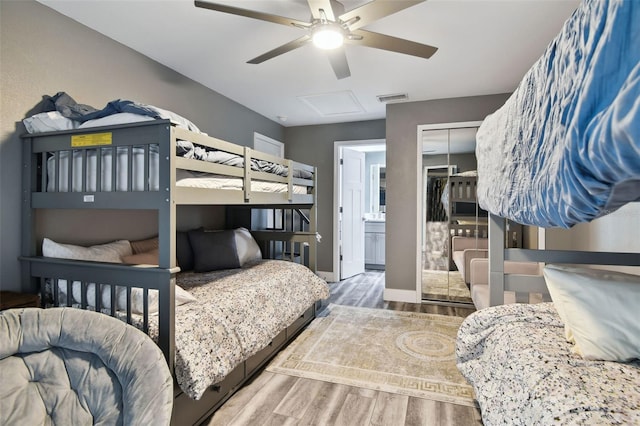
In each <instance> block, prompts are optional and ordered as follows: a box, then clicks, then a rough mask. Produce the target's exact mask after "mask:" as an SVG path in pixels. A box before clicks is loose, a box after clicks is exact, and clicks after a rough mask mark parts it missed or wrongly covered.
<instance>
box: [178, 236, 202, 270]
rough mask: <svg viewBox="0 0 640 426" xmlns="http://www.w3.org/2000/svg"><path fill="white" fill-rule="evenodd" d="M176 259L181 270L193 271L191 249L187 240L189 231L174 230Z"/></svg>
mask: <svg viewBox="0 0 640 426" xmlns="http://www.w3.org/2000/svg"><path fill="white" fill-rule="evenodd" d="M200 229H202V228H200ZM176 260H177V262H178V266H179V267H180V270H181V271H182V272H186V271H193V250H191V243H190V242H189V231H178V232H176Z"/></svg>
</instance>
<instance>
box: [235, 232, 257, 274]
mask: <svg viewBox="0 0 640 426" xmlns="http://www.w3.org/2000/svg"><path fill="white" fill-rule="evenodd" d="M234 237H235V240H236V250H237V252H238V260H240V266H244V265H245V263H248V262H254V261H256V260H260V259H262V251H260V247H259V246H258V243H257V242H256V240H254V239H253V236H252V235H251V232H249V230H248V229H247V228H238V229H236V230H234Z"/></svg>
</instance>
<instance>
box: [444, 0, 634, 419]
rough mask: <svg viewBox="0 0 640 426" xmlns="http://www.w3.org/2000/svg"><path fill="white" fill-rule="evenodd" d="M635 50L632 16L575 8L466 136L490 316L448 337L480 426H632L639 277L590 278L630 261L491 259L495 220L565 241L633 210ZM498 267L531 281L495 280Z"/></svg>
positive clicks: (596, 4)
mask: <svg viewBox="0 0 640 426" xmlns="http://www.w3.org/2000/svg"><path fill="white" fill-rule="evenodd" d="M638 46H640V5H639V4H638V3H636V2H629V1H615V0H609V1H602V0H597V1H591V0H585V1H583V2H582V3H581V4H580V5H579V7H578V8H577V9H576V11H575V12H574V13H573V15H572V16H571V17H570V18H569V19H568V20H567V22H566V23H565V24H564V26H563V28H562V30H561V32H560V34H559V35H558V36H557V37H556V38H555V39H554V40H553V41H552V42H551V44H550V45H549V47H548V48H547V50H546V51H545V53H544V54H543V56H542V57H541V58H540V59H539V60H538V61H537V62H536V63H535V64H534V65H533V67H532V68H531V69H530V70H529V71H528V72H527V74H526V75H525V76H524V79H523V80H522V82H521V83H520V85H519V86H518V88H517V89H516V91H515V92H514V93H513V94H512V95H511V97H510V98H509V99H508V100H507V101H506V103H505V105H504V106H502V107H501V108H500V109H499V110H498V111H496V112H495V113H493V114H492V115H490V116H489V117H487V118H486V120H485V121H484V123H483V124H482V126H481V127H480V129H479V131H478V145H477V148H476V155H477V158H478V186H477V192H478V199H479V203H480V207H482V208H483V209H485V210H487V211H488V212H489V213H490V217H489V287H490V289H489V293H490V305H491V306H490V307H488V308H486V309H482V310H480V311H477V312H475V313H474V314H472V315H470V316H469V317H468V318H467V319H466V320H465V322H464V323H463V324H462V326H461V328H460V330H459V333H458V340H457V345H456V355H457V364H458V368H459V370H460V371H461V373H462V374H463V375H464V376H465V377H466V378H467V380H468V381H469V382H470V383H471V384H472V386H473V387H474V390H475V394H476V399H477V401H478V403H479V406H480V410H481V412H482V418H483V422H484V424H486V425H493V424H505V423H509V424H523V425H524V424H552V423H553V424H638V423H639V422H640V397H639V395H640V394H639V392H638V391H639V389H640V353H638V349H639V348H640V343H639V342H638V338H639V337H638V336H640V329H639V328H638V321H637V320H638V316H637V312H638V311H637V306H638V304H640V276H639V275H637V273H636V274H628V273H626V274H623V273H621V272H618V271H608V270H602V269H600V268H602V266H601V265H617V266H620V265H627V266H628V267H629V268H630V269H632V267H637V266H640V254H639V253H637V252H635V253H629V252H627V253H609V252H593V251H584V252H574V251H562V250H524V249H511V248H510V249H505V248H504V223H505V220H506V219H510V220H514V221H516V222H518V223H521V224H524V225H533V226H538V227H543V228H551V227H562V228H568V227H572V226H573V225H575V224H578V223H587V222H590V221H592V220H594V219H596V218H599V217H602V216H604V215H607V214H610V213H611V212H613V211H615V210H616V209H618V208H620V207H622V206H624V205H625V204H627V203H630V202H637V201H640V107H639V106H640V104H639V102H640V49H639V48H638ZM505 260H511V261H527V262H543V263H544V264H545V265H546V266H544V275H543V276H526V275H521V276H518V275H505V274H504V263H505ZM565 264H569V265H565ZM580 264H583V265H584V264H586V265H585V266H576V265H580ZM592 266H597V268H593V267H592ZM605 268H607V266H605ZM609 268H610V267H609ZM633 270H635V271H637V270H638V269H637V268H636V269H633ZM505 290H509V291H514V292H515V294H516V302H522V303H516V304H511V305H504V304H503V303H504V294H505ZM529 293H541V294H543V295H544V297H545V300H546V301H552V302H551V303H539V304H528V303H527V301H528V299H529Z"/></svg>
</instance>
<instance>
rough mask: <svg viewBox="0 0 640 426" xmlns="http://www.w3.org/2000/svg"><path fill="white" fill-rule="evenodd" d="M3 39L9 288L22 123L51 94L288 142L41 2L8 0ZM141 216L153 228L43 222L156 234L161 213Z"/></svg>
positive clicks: (73, 220) (15, 283)
mask: <svg viewBox="0 0 640 426" xmlns="http://www.w3.org/2000/svg"><path fill="white" fill-rule="evenodd" d="M0 43H1V57H0V64H1V67H2V68H1V72H0V89H1V93H2V99H1V104H0V288H2V289H3V290H19V288H20V280H19V263H18V261H17V257H18V255H19V254H20V245H21V242H20V217H21V214H20V190H21V188H20V176H21V175H20V170H21V169H20V158H21V150H20V139H19V135H20V134H21V133H23V132H24V128H23V127H22V124H21V122H20V121H21V120H22V119H23V118H24V117H25V116H26V114H27V112H28V111H29V110H31V109H32V108H33V107H34V106H35V105H36V104H37V103H38V102H39V101H40V100H41V99H42V96H43V95H53V94H55V93H56V92H59V91H65V92H67V93H69V94H70V95H71V96H72V97H74V98H75V100H76V101H78V102H80V103H84V104H89V105H92V106H94V107H96V108H102V107H103V106H104V105H105V104H106V103H107V102H108V101H110V100H113V99H118V98H123V99H132V100H136V101H139V102H143V103H148V104H152V105H156V106H159V107H162V108H165V109H169V110H172V111H174V112H176V113H178V114H180V115H183V116H185V117H187V118H189V119H190V120H191V121H193V122H194V123H195V124H196V125H198V126H199V127H200V128H201V129H202V130H203V131H204V132H207V133H209V134H210V135H212V136H216V137H218V138H221V139H225V140H228V141H230V142H234V143H237V144H241V145H251V144H252V143H253V132H254V131H257V132H259V133H262V134H264V135H266V136H269V137H271V138H274V139H277V140H281V141H282V140H284V128H283V127H282V126H280V125H279V124H278V123H275V122H273V121H271V120H268V119H267V118H265V117H263V116H261V115H259V114H257V113H255V112H253V111H251V110H249V109H247V108H246V107H244V106H242V105H240V104H238V103H236V102H233V101H231V100H230V99H228V98H225V97H224V96H222V95H220V94H218V93H216V92H213V91H211V90H209V89H207V88H205V87H204V86H202V85H200V84H198V83H195V82H194V81H192V80H190V79H188V78H186V77H184V76H182V75H180V74H178V73H176V72H174V71H172V70H170V69H168V68H166V67H164V66H162V65H160V64H158V63H157V62H155V61H153V60H151V59H149V58H147V57H145V56H142V55H140V54H139V53H137V52H135V51H133V50H131V49H129V48H127V47H125V46H123V45H121V44H119V43H117V42H115V41H113V40H112V39H109V38H107V37H105V36H103V35H101V34H99V33H97V32H95V31H93V30H91V29H89V28H87V27H85V26H83V25H80V24H78V23H77V22H75V21H73V20H71V19H69V18H67V17H65V16H63V15H60V14H59V13H57V12H55V11H53V10H51V9H49V8H48V7H46V6H43V5H41V4H39V3H36V2H35V1H31V0H21V1H1V2H0ZM212 72H215V70H212ZM294 153H295V152H294ZM290 155H291V154H290ZM293 159H296V158H295V157H293ZM301 160H302V159H301ZM136 214H137V215H138V216H142V217H143V219H146V220H144V223H145V224H147V225H148V229H145V227H142V228H141V227H140V226H139V223H135V225H134V222H133V221H131V220H118V219H115V220H109V219H108V218H107V215H105V216H104V217H103V215H97V216H94V217H93V218H92V220H89V221H87V220H85V219H84V218H86V216H85V215H81V216H78V215H77V214H74V213H71V212H70V211H63V212H57V213H55V216H54V218H55V219H54V220H47V219H46V218H43V219H42V221H41V222H39V224H38V228H39V229H40V228H45V229H44V230H42V231H41V232H47V230H46V228H47V226H48V224H50V223H52V222H53V223H55V227H54V228H53V229H54V230H55V231H59V230H68V231H69V232H68V233H67V234H66V235H68V238H67V240H69V239H74V238H76V239H79V240H86V239H87V238H86V237H83V235H86V232H87V231H89V232H91V231H93V230H95V229H96V228H100V230H99V234H100V235H101V236H104V235H106V234H108V233H110V232H113V234H112V235H114V238H115V237H125V236H126V237H129V238H132V239H133V238H135V237H136V236H145V235H148V234H149V233H153V232H154V226H155V225H154V224H155V223H157V222H156V218H155V215H153V214H151V213H150V212H138V213H136ZM145 215H146V216H145ZM189 217H190V218H193V217H197V214H196V215H193V214H191V215H189ZM97 219H99V220H97ZM190 220H191V219H189V221H190ZM214 222H217V221H214ZM93 238H96V237H93ZM97 238H100V237H97ZM69 242H73V241H69Z"/></svg>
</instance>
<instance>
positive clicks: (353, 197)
mask: <svg viewBox="0 0 640 426" xmlns="http://www.w3.org/2000/svg"><path fill="white" fill-rule="evenodd" d="M385 164H386V142H385V140H384V139H369V140H359V141H337V142H335V143H334V179H333V181H334V192H333V193H334V200H333V206H334V209H333V210H334V222H333V223H334V229H333V241H334V247H333V253H334V259H333V270H334V274H335V275H336V278H337V279H340V280H341V279H345V278H348V277H350V276H354V275H357V274H360V273H362V272H364V270H365V266H366V267H367V268H372V269H373V268H375V269H384V254H385V249H384V247H385V241H384V212H385V207H386V206H385V200H386V197H385V194H386V187H385V182H386V180H385V175H384V172H385ZM372 173H375V174H376V175H375V176H374V175H373V174H372ZM374 186H375V188H374ZM381 194H382V195H381ZM372 206H376V209H375V210H376V211H375V212H374V211H373V210H374V208H373V207H372ZM373 222H375V224H374V225H372V224H373ZM372 226H373V227H374V228H375V229H373V228H371V227H372ZM369 231H371V232H369ZM373 231H375V232H373Z"/></svg>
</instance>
